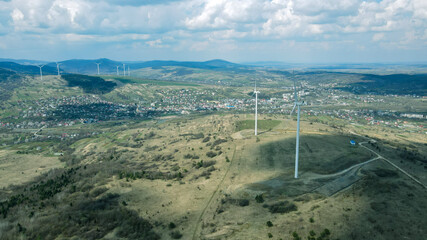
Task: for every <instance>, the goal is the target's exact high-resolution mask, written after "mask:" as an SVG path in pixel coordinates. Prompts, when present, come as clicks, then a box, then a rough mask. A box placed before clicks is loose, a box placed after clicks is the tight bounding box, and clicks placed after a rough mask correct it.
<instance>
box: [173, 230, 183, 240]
mask: <svg viewBox="0 0 427 240" xmlns="http://www.w3.org/2000/svg"><path fill="white" fill-rule="evenodd" d="M171 237H172V238H173V239H180V238H181V237H182V234H181V233H180V232H179V231H178V230H177V231H173V232H171Z"/></svg>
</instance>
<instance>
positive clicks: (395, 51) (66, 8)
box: [0, 0, 427, 63]
mask: <svg viewBox="0 0 427 240" xmlns="http://www.w3.org/2000/svg"><path fill="white" fill-rule="evenodd" d="M0 58H14V59H37V60H47V61H62V60H66V59H76V58H77V59H97V58H110V59H113V60H119V61H146V60H179V61H205V60H210V59H224V60H228V61H232V62H240V63H241V62H257V61H280V62H288V63H399V62H423V63H425V62H427V0H382V1H381V0H367V1H359V0H187V1H186V0H183V1H180V0H128V1H126V0H91V1H89V0H6V1H5V0H0Z"/></svg>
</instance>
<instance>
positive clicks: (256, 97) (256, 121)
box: [254, 80, 259, 136]
mask: <svg viewBox="0 0 427 240" xmlns="http://www.w3.org/2000/svg"><path fill="white" fill-rule="evenodd" d="M258 93H259V91H257V90H256V80H255V88H254V94H255V136H256V135H257V131H258Z"/></svg>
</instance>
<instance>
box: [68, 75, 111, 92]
mask: <svg viewBox="0 0 427 240" xmlns="http://www.w3.org/2000/svg"><path fill="white" fill-rule="evenodd" d="M62 78H63V79H64V80H65V81H67V82H68V86H70V87H80V88H82V89H83V91H84V92H86V93H95V94H104V93H108V92H111V91H112V90H113V89H114V87H115V86H116V85H117V84H116V83H114V82H111V81H105V80H104V79H103V78H100V77H95V76H88V75H80V74H67V75H63V76H62Z"/></svg>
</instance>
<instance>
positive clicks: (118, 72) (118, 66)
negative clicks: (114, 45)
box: [116, 65, 119, 76]
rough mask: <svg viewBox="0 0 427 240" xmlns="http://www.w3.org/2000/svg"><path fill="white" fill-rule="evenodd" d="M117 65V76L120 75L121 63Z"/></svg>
mask: <svg viewBox="0 0 427 240" xmlns="http://www.w3.org/2000/svg"><path fill="white" fill-rule="evenodd" d="M116 67H117V76H119V65H117V66H116Z"/></svg>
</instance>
